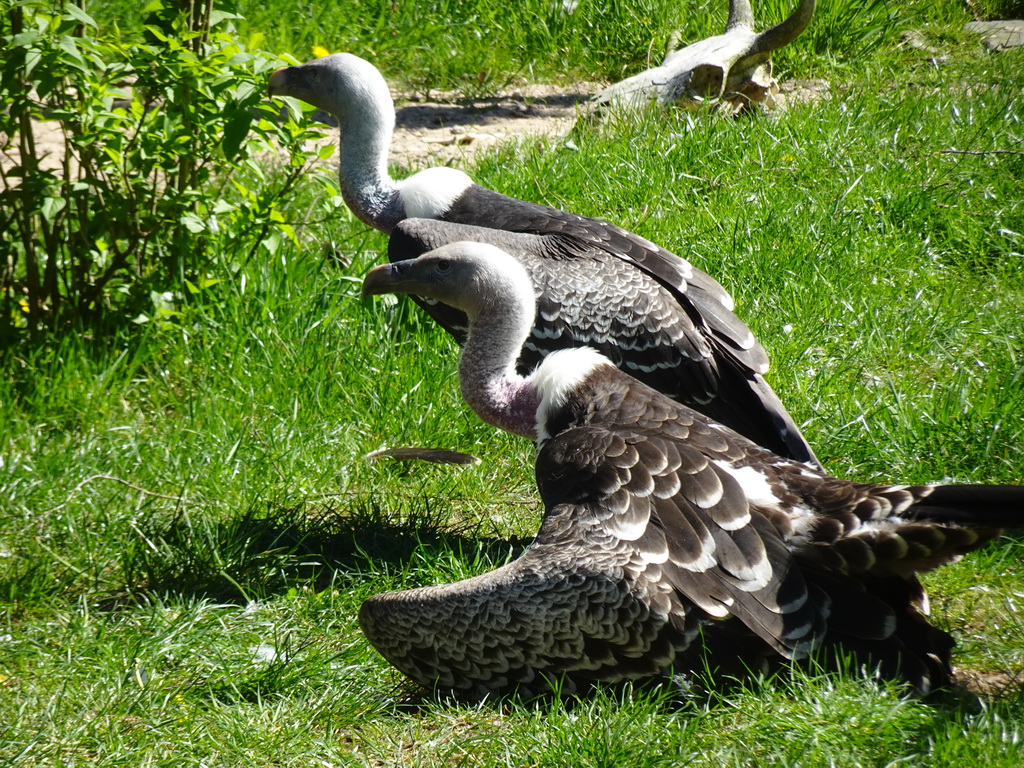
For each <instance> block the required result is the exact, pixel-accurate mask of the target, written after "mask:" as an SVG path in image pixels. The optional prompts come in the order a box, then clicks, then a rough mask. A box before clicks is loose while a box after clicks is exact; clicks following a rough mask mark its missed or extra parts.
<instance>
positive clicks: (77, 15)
mask: <svg viewBox="0 0 1024 768" xmlns="http://www.w3.org/2000/svg"><path fill="white" fill-rule="evenodd" d="M65 11H67V15H66V16H65V18H72V19H75V20H76V21H80V22H82V23H83V24H85V25H86V26H89V27H96V26H98V25H97V24H96V22H95V21H94V20H93V18H92V16H90V15H89V14H88V13H86V12H85V10H84V9H82V8H79V7H78V6H77V5H69V6H68V7H67V8H65Z"/></svg>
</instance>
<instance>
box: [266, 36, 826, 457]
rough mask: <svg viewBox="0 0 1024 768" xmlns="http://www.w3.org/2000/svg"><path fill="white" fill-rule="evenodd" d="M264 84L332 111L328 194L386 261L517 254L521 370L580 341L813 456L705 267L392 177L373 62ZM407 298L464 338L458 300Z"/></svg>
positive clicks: (384, 101) (350, 60)
mask: <svg viewBox="0 0 1024 768" xmlns="http://www.w3.org/2000/svg"><path fill="white" fill-rule="evenodd" d="M268 87H269V92H270V94H271V95H280V96H294V97H296V98H298V99H301V100H303V101H305V102H307V103H309V104H312V105H313V106H316V107H319V108H321V109H324V110H326V111H327V112H330V113H331V114H332V115H334V116H335V117H337V119H338V121H339V123H340V126H341V139H340V154H341V164H340V170H339V175H340V180H341V191H342V195H343V197H344V199H345V202H346V203H347V204H348V206H349V208H351V209H352V211H353V212H354V213H355V214H356V216H358V217H359V218H360V219H361V220H362V221H364V222H365V223H367V224H368V225H370V226H372V227H375V228H376V229H379V230H381V231H382V232H386V233H388V234H391V235H392V237H391V246H390V252H389V257H390V258H391V260H392V261H400V260H404V259H409V258H413V257H415V256H418V255H419V254H420V253H423V252H426V251H429V250H431V249H433V248H437V247H439V246H441V245H444V244H446V243H451V242H456V241H463V240H473V241H477V242H484V243H490V244H492V245H495V246H498V247H499V248H501V249H502V250H503V251H505V252H506V253H509V254H511V255H512V256H513V257H515V258H516V259H518V260H519V261H520V263H521V264H522V265H523V266H524V267H525V268H526V271H527V273H528V274H529V275H530V277H531V279H532V280H533V283H534V290H535V293H536V296H537V315H536V318H535V322H534V324H533V330H532V334H531V337H530V339H529V340H528V342H527V343H526V345H524V347H523V350H522V354H521V356H520V358H519V370H520V371H521V372H526V371H528V370H531V369H532V368H533V367H534V366H536V364H537V363H538V362H540V360H541V359H543V357H544V356H545V355H546V354H548V353H549V352H552V351H554V350H557V349H562V348H565V347H578V346H584V345H586V346H590V347H593V348H595V349H597V350H598V351H600V352H601V353H602V354H604V355H606V356H607V357H608V358H609V359H610V360H611V361H612V362H613V363H614V364H615V365H616V366H618V367H620V368H621V369H623V370H625V371H626V372H628V373H630V374H632V375H633V376H636V377H637V378H638V379H640V380H641V381H643V382H644V383H646V384H648V385H650V386H652V387H654V388H655V389H657V390H659V391H660V392H663V393H665V394H667V395H668V396H669V397H672V398H674V399H676V400H679V401H680V402H683V403H685V404H687V405H689V406H691V407H693V408H695V409H697V410H699V411H700V412H702V413H704V414H706V415H708V416H710V417H711V418H713V419H715V420H716V421H720V422H722V423H723V424H726V425H728V426H729V427H731V428H733V429H735V430H736V431H737V432H739V433H741V434H743V435H745V436H746V437H748V438H750V439H751V440H753V441H754V442H755V443H758V444H759V445H763V446H765V447H767V448H770V449H771V450H772V451H774V452H776V453H778V454H781V455H783V456H786V457H789V458H793V459H796V460H798V461H804V462H812V463H815V464H816V463H817V459H816V458H815V456H814V452H813V451H812V450H811V447H810V446H809V445H808V443H807V441H806V440H805V439H804V437H803V435H802V434H801V433H800V430H799V428H798V427H797V425H796V423H795V422H794V420H793V418H792V417H791V416H790V415H789V413H788V412H787V411H786V409H785V407H784V406H783V405H782V403H781V401H780V400H779V398H778V397H777V396H776V394H775V392H773V391H772V389H771V387H769V386H768V384H767V383H766V382H765V380H764V378H763V374H764V373H765V372H766V371H767V370H768V357H767V355H766V354H765V351H764V349H763V348H762V347H761V345H760V344H759V343H758V341H757V339H755V338H754V336H753V334H752V333H751V332H750V329H748V328H747V326H746V325H745V324H744V323H743V322H741V321H740V320H739V318H737V317H736V315H734V314H733V311H732V310H733V301H732V297H730V296H729V294H728V293H727V292H726V291H725V289H723V288H722V286H721V285H719V284H718V283H717V282H716V281H715V280H713V279H712V278H711V277H709V276H708V275H706V274H705V273H703V272H701V271H700V270H699V269H696V268H694V267H693V266H692V265H691V264H689V262H687V261H686V260H684V259H682V258H680V257H679V256H676V255H675V254H672V253H670V252H669V251H666V250H665V249H664V248H661V247H660V246H658V245H655V244H654V243H652V242H650V241H649V240H647V239H645V238H643V237H640V236H639V235H636V234H634V233H632V232H628V231H626V230H624V229H622V228H621V227H618V226H616V225H614V224H610V223H608V222H606V221H602V220H600V219H593V218H588V217H585V216H578V215H576V214H574V213H569V212H567V211H562V210H558V209H556V208H550V207H548V206H544V205H537V204H535V203H529V202H525V201H522V200H517V199H515V198H511V197H507V196H505V195H502V194H500V193H498V192H494V191H492V190H489V189H487V188H485V187H482V186H480V185H478V184H475V183H474V182H473V181H472V179H470V177H469V176H467V175H466V174H465V173H463V172H462V171H459V170H456V169H454V168H447V167H439V168H429V169H427V170H424V171H420V172H419V173H416V174H414V175H412V176H410V177H409V178H407V179H403V180H395V179H393V178H392V177H391V175H390V174H389V173H388V152H389V149H390V144H391V136H392V130H393V128H394V123H395V109H394V103H393V102H392V99H391V93H390V91H389V90H388V85H387V83H386V82H385V80H384V78H383V77H382V76H381V74H380V72H379V71H378V70H377V68H376V67H374V66H373V65H372V64H370V63H369V62H367V61H364V60H363V59H361V58H359V57H358V56H353V55H351V54H348V53H337V54H333V55H331V56H326V57H324V58H321V59H316V60H315V61H312V62H309V63H308V64H304V65H301V66H295V67H288V68H285V69H280V70H278V71H276V72H274V74H273V75H271V77H270V81H269V86H268ZM413 298H414V299H416V300H417V301H418V302H419V303H420V305H421V306H423V307H424V309H425V310H426V311H427V312H428V313H429V314H430V315H431V316H432V317H434V319H435V320H437V321H438V322H439V323H440V324H441V325H442V327H444V328H445V329H446V330H447V331H448V332H449V333H452V334H453V335H454V336H455V337H456V339H458V340H459V342H460V343H461V342H463V341H464V340H465V327H466V326H465V323H466V320H465V315H464V313H462V312H461V311H459V310H457V309H455V308H453V307H449V306H447V305H443V304H438V303H437V302H431V301H425V300H423V299H421V298H419V297H415V296H414V297H413Z"/></svg>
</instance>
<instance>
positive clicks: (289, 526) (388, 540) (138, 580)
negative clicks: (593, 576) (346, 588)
mask: <svg viewBox="0 0 1024 768" xmlns="http://www.w3.org/2000/svg"><path fill="white" fill-rule="evenodd" d="M477 528H479V525H476V526H464V527H462V528H453V527H452V526H451V524H450V516H449V513H448V511H447V510H445V511H444V512H443V513H442V512H438V513H435V512H434V511H433V510H432V509H431V507H430V505H429V504H426V503H424V502H423V501H422V500H421V501H420V502H414V501H410V502H409V503H408V505H407V506H406V505H402V506H400V507H398V508H394V507H392V508H389V509H387V510H385V509H382V508H381V507H380V506H379V505H378V504H376V503H374V502H373V501H372V500H371V499H368V498H365V497H362V498H361V497H352V498H350V499H343V500H341V501H340V502H338V501H328V502H327V503H321V504H319V505H316V504H301V505H297V506H290V507H285V506H276V505H267V506H265V507H262V508H261V507H251V508H249V509H248V510H246V511H245V513H243V514H241V515H238V516H237V517H234V518H232V519H230V520H225V521H211V520H209V519H208V518H206V517H205V516H202V515H197V516H196V517H195V518H193V517H192V516H190V515H189V514H188V511H187V510H180V511H179V512H178V513H176V514H175V515H174V516H173V517H172V518H171V519H170V520H167V521H164V522H163V523H151V524H150V525H149V526H148V527H147V528H145V529H140V531H139V532H140V534H141V535H140V537H139V539H138V540H137V541H136V542H134V543H133V544H132V545H130V546H129V547H127V548H126V550H125V552H124V553H123V555H122V560H123V569H124V574H125V582H124V586H123V587H122V588H121V589H118V590H116V591H114V592H113V593H111V594H110V596H109V601H108V603H109V606H110V607H113V606H115V605H118V604H123V603H131V602H135V601H138V600H145V599H146V597H147V596H148V595H166V594H174V595H176V596H179V597H189V598H200V599H203V598H205V599H211V600H215V601H218V602H224V603H231V602H236V603H240V604H244V603H247V602H249V601H251V600H257V599H263V598H265V597H266V596H268V595H273V594H279V593H282V592H284V591H286V590H287V589H288V588H289V587H290V586H291V585H293V584H296V583H302V584H308V585H312V586H314V587H315V588H317V589H322V588H324V587H326V586H328V585H329V584H330V583H331V582H332V580H333V579H335V578H336V577H337V576H338V575H339V574H346V573H352V574H363V573H367V572H378V571H379V570H380V566H381V565H383V564H387V565H391V566H399V567H401V566H403V565H404V564H407V563H408V562H410V561H411V560H412V559H414V558H415V557H420V558H422V557H424V556H426V557H427V558H430V557H431V556H440V555H442V554H443V553H449V552H454V553H463V552H472V553H474V554H475V555H476V556H477V557H482V558H488V559H494V560H496V561H500V560H502V559H504V558H506V557H507V556H508V554H509V552H510V550H511V551H512V552H513V553H514V554H518V552H519V551H521V550H522V548H523V547H525V546H526V544H527V543H528V540H523V539H512V540H502V539H497V538H487V537H482V536H480V535H478V531H477V530H476V529H477Z"/></svg>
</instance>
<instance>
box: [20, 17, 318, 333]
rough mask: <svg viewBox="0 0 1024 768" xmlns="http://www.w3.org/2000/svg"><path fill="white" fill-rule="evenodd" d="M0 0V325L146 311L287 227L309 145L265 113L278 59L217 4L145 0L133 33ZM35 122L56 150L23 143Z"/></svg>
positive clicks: (55, 323) (278, 238)
mask: <svg viewBox="0 0 1024 768" xmlns="http://www.w3.org/2000/svg"><path fill="white" fill-rule="evenodd" d="M0 7H2V10H3V14H2V16H0V19H2V20H0V33H2V34H0V37H2V39H3V45H4V49H5V56H4V59H3V62H2V65H0V66H2V70H0V72H2V76H0V100H2V102H3V103H4V105H5V106H6V109H5V110H4V112H3V113H2V114H0V132H2V134H3V136H4V139H3V141H4V146H3V147H2V154H3V161H4V162H3V166H2V170H0V184H2V186H0V232H4V233H6V234H5V237H6V238H7V239H8V240H9V243H8V246H7V247H6V248H5V249H4V251H5V253H4V254H3V255H2V256H0V292H2V294H0V339H4V340H6V341H10V340H11V339H13V338H17V337H18V336H21V335H25V334H26V333H28V334H30V335H33V336H35V335H37V334H38V333H39V332H41V331H44V330H58V329H61V328H66V327H69V326H70V325H72V324H81V323H83V322H84V323H86V324H89V325H93V326H95V325H96V323H97V322H98V321H100V320H111V319H113V320H123V319H126V318H131V317H134V318H136V319H138V320H145V319H148V316H147V315H145V314H140V313H141V312H142V310H143V309H150V305H151V304H152V303H153V302H154V297H156V298H157V299H159V297H160V296H163V295H164V294H165V292H166V289H167V288H168V287H171V286H180V285H182V284H183V283H184V282H185V281H186V280H187V281H189V282H188V285H192V286H202V285H204V284H206V283H208V282H209V280H210V279H211V278H210V277H209V275H208V272H209V270H210V269H211V266H212V265H213V264H214V263H217V262H218V260H219V259H222V254H223V255H224V256H226V257H227V258H228V259H229V260H230V259H231V258H237V259H238V260H243V259H244V258H246V257H251V256H252V255H253V254H254V253H256V252H257V251H258V250H259V249H263V250H264V251H267V252H270V253H273V252H274V251H275V250H276V249H277V247H278V246H279V245H280V244H281V242H282V240H283V239H285V238H293V237H294V231H293V230H292V229H291V227H290V226H289V225H288V224H287V223H286V221H285V218H284V216H283V214H282V212H281V211H280V204H281V201H282V198H283V196H284V195H285V193H286V192H288V191H289V190H290V189H291V188H292V187H293V186H294V185H295V184H296V182H297V181H298V180H299V179H300V178H302V177H303V176H304V171H305V170H306V168H307V166H308V164H309V161H310V160H311V159H312V158H311V156H310V155H309V153H305V152H304V151H302V149H301V144H302V142H303V140H304V139H305V138H307V132H306V131H304V130H303V129H300V128H299V127H297V125H296V124H295V123H294V121H287V122H281V121H279V120H278V119H277V114H276V112H275V110H274V107H273V106H272V105H271V104H270V103H269V102H268V100H267V99H266V97H265V95H264V94H265V85H266V78H267V74H268V73H269V72H270V71H271V70H272V69H273V68H275V67H277V66H280V65H281V62H278V61H277V60H275V59H274V58H272V57H270V56H268V55H266V54H264V53H261V52H259V51H249V50H246V49H245V47H244V46H242V45H240V44H239V43H238V42H236V41H235V39H234V36H233V34H232V28H231V26H230V23H231V20H232V19H233V18H234V17H233V16H232V15H231V14H228V13H224V12H221V11H218V10H216V9H215V8H214V7H213V0H203V1H202V2H187V0H186V1H182V0H178V2H177V4H169V3H161V2H159V1H157V2H152V3H151V4H150V5H149V6H147V8H146V9H145V10H146V13H148V14H149V15H148V17H147V24H146V26H145V36H146V40H145V42H136V43H132V44H125V43H124V42H122V40H121V39H120V37H119V35H118V34H117V33H116V32H114V33H104V32H101V31H100V30H99V29H98V28H97V25H96V23H95V21H94V20H93V19H92V17H90V16H89V14H87V13H86V12H85V11H84V10H83V9H82V8H80V7H78V6H76V5H73V4H68V3H64V2H60V0H0ZM45 125H53V126H56V128H57V129H59V134H60V137H61V139H62V142H63V145H64V147H65V148H66V149H65V150H64V152H63V156H54V155H48V154H46V152H45V151H44V149H43V147H42V146H41V145H40V144H37V142H36V137H35V133H34V131H33V128H34V126H45ZM274 145H277V146H280V147H282V148H283V149H285V150H288V151H289V153H290V156H291V157H292V158H293V159H292V162H291V167H290V168H289V169H288V170H287V171H286V172H285V173H282V174H277V175H276V177H275V178H273V179H271V178H268V175H267V171H266V170H265V168H266V166H267V164H266V163H262V164H261V163H257V162H256V159H257V155H258V154H259V153H261V152H267V151H269V150H271V149H272V148H273V147H274ZM221 263H223V262H221ZM157 304H158V305H159V301H157Z"/></svg>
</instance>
